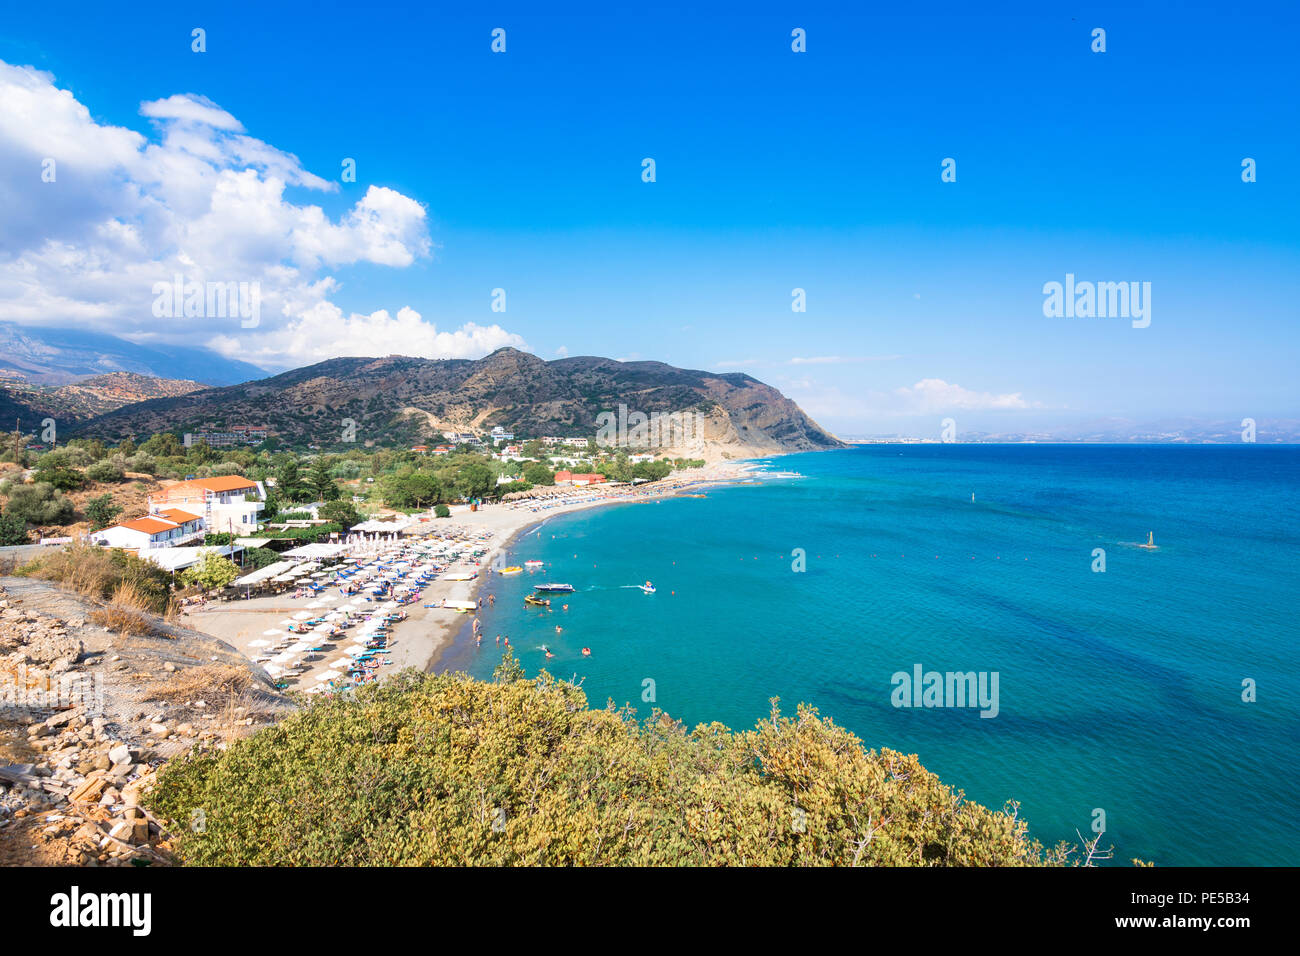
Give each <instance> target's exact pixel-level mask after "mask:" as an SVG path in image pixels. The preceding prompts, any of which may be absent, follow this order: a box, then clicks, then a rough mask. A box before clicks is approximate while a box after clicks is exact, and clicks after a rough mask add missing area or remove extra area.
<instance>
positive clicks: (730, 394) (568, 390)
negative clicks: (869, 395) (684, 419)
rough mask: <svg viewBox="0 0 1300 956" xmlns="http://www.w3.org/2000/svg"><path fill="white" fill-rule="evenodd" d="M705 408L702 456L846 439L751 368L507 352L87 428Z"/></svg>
mask: <svg viewBox="0 0 1300 956" xmlns="http://www.w3.org/2000/svg"><path fill="white" fill-rule="evenodd" d="M620 406H625V408H626V410H627V411H628V412H640V413H642V414H645V415H653V414H654V413H661V414H662V413H679V414H680V413H687V412H691V413H694V414H695V415H696V416H697V417H696V418H694V420H693V424H694V426H695V427H694V429H693V434H692V436H691V438H690V439H689V440H686V441H678V442H674V443H672V444H669V445H666V446H665V447H666V448H668V449H671V450H674V451H677V452H680V453H682V454H689V455H692V456H694V457H716V456H717V455H722V454H725V455H730V456H732V457H752V456H756V455H768V454H779V453H785V452H796V451H813V450H817V449H823V448H837V447H841V446H842V443H841V442H840V441H839V439H837V438H836V437H835V436H833V435H831V434H830V433H829V432H827V431H825V430H824V429H823V428H821V427H820V426H819V425H818V424H817V423H816V422H814V421H813V420H812V419H810V418H809V417H808V416H807V415H805V414H804V413H803V411H802V410H800V408H799V407H798V406H797V405H796V404H795V403H794V402H792V401H791V400H790V399H788V398H786V397H785V396H784V395H782V394H781V393H780V392H779V391H777V390H776V389H774V388H772V387H771V386H769V385H765V384H763V383H762V382H760V381H758V380H757V379H755V378H752V377H751V376H749V375H745V374H743V373H740V372H731V373H725V374H718V373H712V372H703V371H695V370H690V369H680V368H675V367H673V366H671V365H665V364H664V363H662V362H618V361H615V360H613V359H607V358H596V357H592V356H574V357H570V358H562V359H555V360H552V361H546V360H543V359H541V358H538V357H537V356H535V355H530V354H529V353H527V352H521V351H519V350H518V349H513V348H502V349H498V350H497V351H495V352H493V353H492V354H491V355H488V356H486V357H484V358H481V359H472V360H471V359H424V358H412V357H408V356H399V355H390V356H388V357H385V358H338V359H331V360H329V361H325V362H320V363H318V364H316V365H311V366H308V367H306V368H300V369H294V370H292V371H289V372H284V373H282V374H280V375H275V376H271V377H269V378H264V379H261V380H258V381H254V382H245V383H242V384H239V385H231V386H225V387H222V388H208V389H202V390H198V391H192V392H189V393H187V394H183V395H177V396H172V397H164V398H154V399H150V400H148V401H144V402H139V403H135V404H131V405H127V406H124V407H122V408H120V409H118V410H116V411H112V412H109V413H108V414H105V415H101V416H98V417H96V418H94V419H91V420H90V421H88V422H85V423H83V424H82V425H80V426H79V430H80V432H82V433H85V434H94V435H97V436H99V437H102V438H105V439H118V438H124V437H126V436H127V435H135V436H147V435H149V434H152V433H154V432H158V431H165V430H173V431H196V430H200V429H201V428H203V427H204V426H206V425H212V426H215V427H229V426H232V425H255V426H267V427H269V428H270V429H271V430H272V431H273V432H274V433H275V434H276V435H277V436H278V437H279V438H280V439H281V441H283V442H284V443H286V444H290V445H319V446H322V447H332V446H336V445H345V444H346V443H347V442H348V441H349V440H353V441H356V442H359V443H362V444H374V443H379V444H389V443H394V442H396V443H406V442H416V441H420V440H427V439H432V438H434V437H436V436H437V435H439V434H446V433H448V432H459V433H473V434H484V433H486V432H488V431H489V430H490V429H492V428H493V427H496V426H500V427H501V428H503V429H505V430H507V431H510V432H513V433H515V434H517V435H520V436H521V437H539V436H542V435H562V436H585V437H593V436H595V435H596V433H597V431H598V428H599V424H600V422H599V420H598V416H599V415H600V414H601V413H602V412H613V413H616V414H617V413H618V411H619V407H620Z"/></svg>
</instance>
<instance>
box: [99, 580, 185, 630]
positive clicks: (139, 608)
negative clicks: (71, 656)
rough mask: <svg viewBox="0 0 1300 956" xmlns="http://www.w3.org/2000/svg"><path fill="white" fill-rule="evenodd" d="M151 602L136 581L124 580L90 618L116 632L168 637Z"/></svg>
mask: <svg viewBox="0 0 1300 956" xmlns="http://www.w3.org/2000/svg"><path fill="white" fill-rule="evenodd" d="M150 604H151V602H150V600H149V598H148V596H147V595H145V594H144V593H143V592H142V591H141V590H140V588H139V587H138V586H137V585H136V584H135V582H133V581H123V582H122V583H121V584H119V585H118V586H117V590H116V591H114V592H113V597H112V598H111V599H110V600H109V602H108V603H107V604H106V605H104V606H103V607H101V608H98V609H97V610H94V611H91V612H90V619H91V620H92V621H93V622H94V623H96V624H98V625H100V626H101V627H105V628H107V629H108V630H110V631H113V632H114V633H116V634H126V635H136V634H148V635H151V636H154V637H166V636H167V634H166V633H165V632H163V631H161V630H159V629H158V627H157V625H156V624H155V622H154V616H153V613H152V608H151V607H150Z"/></svg>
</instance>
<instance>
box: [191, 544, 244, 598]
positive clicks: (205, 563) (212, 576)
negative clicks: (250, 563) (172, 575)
mask: <svg viewBox="0 0 1300 956" xmlns="http://www.w3.org/2000/svg"><path fill="white" fill-rule="evenodd" d="M237 577H239V567H238V565H236V564H235V562H233V561H231V560H230V559H229V558H223V557H222V556H221V555H219V554H217V552H215V551H204V552H203V553H202V554H200V555H199V561H198V564H195V565H193V566H192V567H189V568H186V569H185V570H184V571H182V572H181V581H183V582H184V583H185V584H186V585H187V586H189V587H195V586H198V587H200V588H202V589H203V590H205V591H219V590H221V589H222V588H224V587H225V586H226V585H228V584H229V583H230V582H231V581H233V580H235V578H237Z"/></svg>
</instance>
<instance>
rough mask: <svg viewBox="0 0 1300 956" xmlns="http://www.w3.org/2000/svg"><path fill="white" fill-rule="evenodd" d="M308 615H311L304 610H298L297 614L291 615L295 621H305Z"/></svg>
mask: <svg viewBox="0 0 1300 956" xmlns="http://www.w3.org/2000/svg"><path fill="white" fill-rule="evenodd" d="M309 617H311V615H310V614H308V613H307V612H306V611H299V612H298V613H297V614H295V615H294V616H293V619H294V620H295V621H305V620H307V618H309Z"/></svg>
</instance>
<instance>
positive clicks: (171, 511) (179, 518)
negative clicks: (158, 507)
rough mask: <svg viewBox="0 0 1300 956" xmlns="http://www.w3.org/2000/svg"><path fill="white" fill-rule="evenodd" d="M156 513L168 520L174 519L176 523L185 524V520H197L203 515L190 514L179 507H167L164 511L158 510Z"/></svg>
mask: <svg viewBox="0 0 1300 956" xmlns="http://www.w3.org/2000/svg"><path fill="white" fill-rule="evenodd" d="M158 514H160V515H162V516H163V517H164V518H166V519H167V520H168V521H175V522H176V523H177V524H185V523H186V522H187V521H198V520H199V519H200V518H201V517H203V516H202V515H195V514H190V513H189V512H188V511H181V509H180V508H167V509H166V510H164V511H159V512H158Z"/></svg>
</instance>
